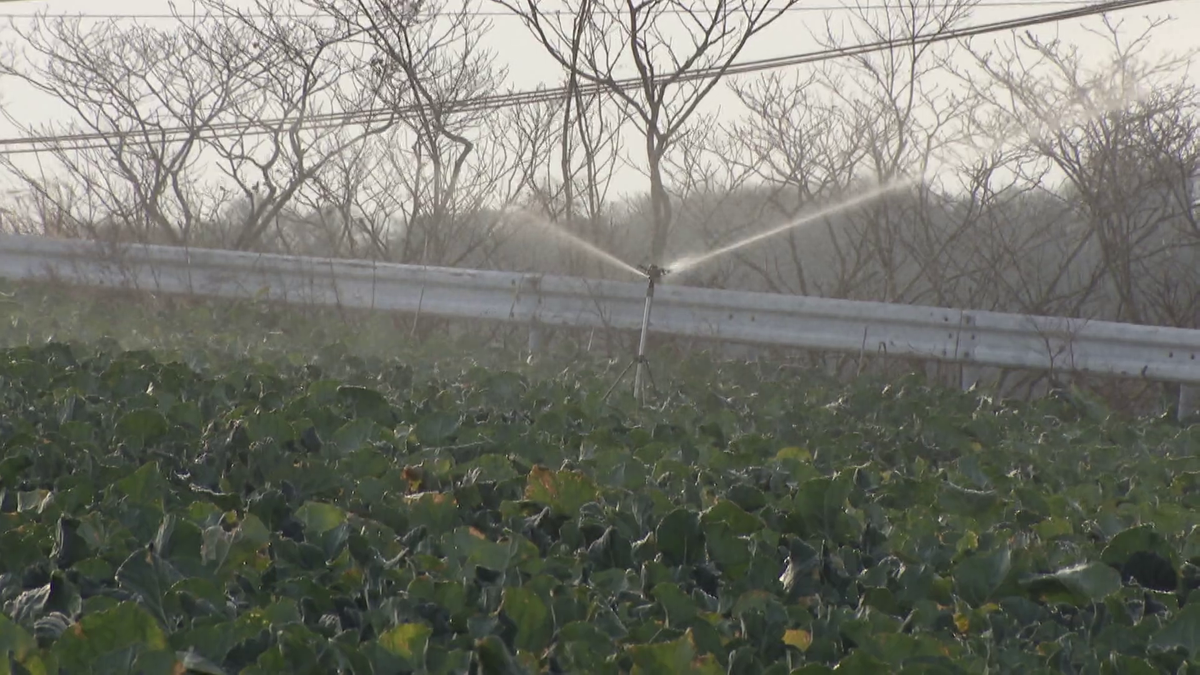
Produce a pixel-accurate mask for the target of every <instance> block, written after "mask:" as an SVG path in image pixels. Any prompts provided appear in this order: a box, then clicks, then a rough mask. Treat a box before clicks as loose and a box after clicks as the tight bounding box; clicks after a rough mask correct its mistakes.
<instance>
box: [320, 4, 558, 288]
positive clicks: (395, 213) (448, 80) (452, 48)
mask: <svg viewBox="0 0 1200 675" xmlns="http://www.w3.org/2000/svg"><path fill="white" fill-rule="evenodd" d="M304 3H305V4H307V5H309V6H311V7H313V8H315V9H317V10H318V11H319V12H321V13H324V14H327V15H329V16H332V17H333V18H334V19H335V23H336V25H337V26H338V30H339V31H340V32H341V33H342V34H343V35H344V36H346V38H347V39H348V40H350V39H353V40H357V41H358V42H360V43H361V44H362V45H363V46H364V47H365V51H366V53H367V54H368V57H367V61H368V63H369V65H370V72H371V76H372V77H373V78H374V81H375V84H374V87H373V90H374V91H375V94H376V97H375V101H374V102H373V104H374V105H375V106H378V107H381V108H384V109H387V110H391V111H393V112H394V113H395V114H396V115H398V116H399V118H400V119H401V121H402V125H401V128H400V129H399V130H397V131H396V132H395V133H394V134H392V135H390V136H389V137H388V139H387V142H386V143H385V144H381V145H379V146H377V147H374V148H373V149H372V151H371V153H370V154H369V158H370V159H369V161H370V162H371V166H372V169H371V170H370V171H369V172H368V173H369V176H367V177H366V179H365V181H364V183H363V184H362V186H361V187H362V189H363V190H366V192H365V193H361V194H360V195H359V198H360V199H361V200H363V203H360V204H359V206H360V211H362V210H365V211H373V212H375V213H377V214H380V215H383V214H386V216H385V217H386V218H387V219H388V220H389V221H391V222H392V223H393V225H394V226H395V227H398V228H401V229H402V230H403V233H402V235H400V236H397V237H395V238H394V239H393V241H392V244H391V245H390V247H389V257H390V258H392V259H395V260H400V261H405V262H424V263H439V264H450V265H454V264H460V263H465V262H468V261H470V262H472V263H473V264H480V265H483V264H486V262H487V260H488V259H489V258H490V256H491V253H490V251H491V250H493V249H494V248H495V247H496V246H497V245H498V243H499V241H500V237H499V232H498V231H497V230H496V225H497V224H498V223H499V222H500V217H499V215H498V214H496V213H494V212H492V209H496V208H500V209H503V208H504V206H505V205H506V204H509V203H510V202H511V201H513V200H514V199H515V198H516V196H517V195H518V194H519V193H520V192H521V191H522V189H523V188H525V187H526V185H525V183H524V174H523V173H522V171H521V166H522V162H521V159H520V158H521V157H522V156H524V155H530V156H532V157H540V156H541V155H542V154H544V153H545V149H544V148H543V147H541V146H540V145H539V144H540V143H541V142H542V141H541V139H539V138H521V137H520V136H519V135H515V134H514V133H513V131H514V130H515V129H516V128H517V127H518V125H519V124H520V123H521V122H522V120H521V119H520V117H519V116H520V113H519V112H512V111H504V110H500V111H497V110H490V109H488V108H486V107H482V106H479V105H477V104H476V103H475V101H476V99H478V98H480V97H486V96H491V95H494V94H496V93H497V92H498V90H499V88H500V84H501V82H502V80H503V78H504V71H503V69H501V68H499V67H497V66H496V64H495V57H494V55H493V54H492V53H491V52H489V51H487V50H484V49H482V48H481V47H480V46H479V44H480V40H479V36H480V35H481V34H482V32H483V31H485V30H486V29H487V27H488V26H487V24H486V22H484V21H482V20H480V19H479V18H478V17H477V16H476V15H474V14H473V13H472V12H471V11H470V9H469V7H467V6H465V5H464V6H463V7H461V8H458V9H457V10H452V11H448V10H447V9H446V8H445V6H444V3H436V2H435V3H406V2H400V3H396V2H390V1H388V0H304ZM528 159H529V158H526V160H527V161H528ZM326 187H328V186H326ZM327 191H328V190H327ZM367 193H370V194H367Z"/></svg>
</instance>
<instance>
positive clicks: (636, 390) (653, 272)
mask: <svg viewBox="0 0 1200 675" xmlns="http://www.w3.org/2000/svg"><path fill="white" fill-rule="evenodd" d="M638 271H640V272H641V273H642V274H644V275H646V280H647V283H646V304H645V307H644V308H643V310H642V334H641V336H640V337H639V338H638V349H637V356H636V357H635V358H634V360H633V361H632V362H631V363H630V364H629V365H627V366H625V369H624V370H622V371H621V374H620V375H618V376H617V381H616V382H614V383H613V385H612V387H609V389H608V391H607V392H605V394H604V398H608V395H609V394H611V393H612V390H613V389H614V388H615V387H616V386H617V384H618V383H619V382H620V381H621V378H623V377H625V373H627V372H629V369H630V367H633V366H636V368H635V369H634V372H633V395H634V396H635V397H636V398H637V399H638V400H639V401H642V402H645V389H644V387H643V382H644V381H645V378H646V377H649V378H650V385H651V386H654V375H653V374H652V373H651V372H650V361H649V360H648V359H647V358H646V339H647V337H648V336H649V334H650V309H651V308H652V307H653V306H654V284H655V283H657V282H658V280H659V279H662V278H663V277H665V276H667V275H668V274H670V272H671V271H670V270H669V269H665V268H662V267H659V266H658V265H639V266H638Z"/></svg>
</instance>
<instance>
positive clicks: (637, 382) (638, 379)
mask: <svg viewBox="0 0 1200 675" xmlns="http://www.w3.org/2000/svg"><path fill="white" fill-rule="evenodd" d="M653 305H654V277H653V276H651V277H650V283H649V284H647V285H646V306H645V308H644V309H643V310H642V335H641V337H640V338H639V339H638V351H637V367H636V369H635V370H634V372H633V392H634V396H641V392H642V374H643V371H644V370H645V367H646V339H647V337H648V336H649V333H650V308H651V307H652V306H653Z"/></svg>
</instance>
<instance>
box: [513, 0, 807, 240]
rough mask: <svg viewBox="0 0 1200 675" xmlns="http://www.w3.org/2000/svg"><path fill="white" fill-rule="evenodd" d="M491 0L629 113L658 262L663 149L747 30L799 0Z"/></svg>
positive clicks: (667, 222) (666, 203) (667, 203)
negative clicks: (547, 4)
mask: <svg viewBox="0 0 1200 675" xmlns="http://www.w3.org/2000/svg"><path fill="white" fill-rule="evenodd" d="M492 1H493V2H495V3H497V4H499V5H502V6H503V7H505V8H507V9H509V10H510V11H511V12H513V13H514V14H515V15H516V16H518V17H520V18H521V20H522V22H523V23H524V24H525V26H526V27H527V28H528V30H529V31H530V33H532V34H533V36H534V37H535V38H536V39H537V40H538V42H539V43H540V44H541V45H542V47H543V48H544V49H545V50H546V53H547V54H549V55H550V56H551V58H553V59H554V60H555V61H556V62H558V64H559V65H560V66H561V67H562V68H563V69H564V70H565V71H566V72H567V74H568V76H569V77H570V78H577V79H578V80H579V81H582V82H583V83H585V84H588V85H592V86H594V87H596V88H598V89H600V90H602V91H604V92H605V93H607V94H610V95H612V96H613V97H614V98H615V99H616V100H617V101H619V102H620V103H621V104H622V106H623V108H624V110H625V112H626V114H627V115H629V116H630V117H631V118H632V119H633V120H634V122H635V124H636V125H637V128H638V131H639V132H640V134H641V136H642V139H643V141H644V144H645V155H644V159H645V163H646V164H645V170H646V173H647V177H648V179H649V183H650V190H649V192H650V201H651V207H652V214H653V219H652V226H651V233H650V234H651V236H650V258H651V261H652V262H663V260H662V258H663V255H664V253H665V252H666V248H667V243H668V238H669V235H670V228H671V220H672V206H671V196H670V194H669V190H668V186H667V185H666V182H665V176H664V167H663V162H664V158H665V157H666V156H667V155H668V153H670V151H671V150H672V147H673V144H674V143H675V141H676V140H677V139H678V136H679V134H680V133H681V132H682V130H684V129H685V128H686V126H687V124H688V123H689V120H690V119H691V118H692V116H693V115H694V114H695V112H696V110H697V109H698V108H699V106H700V104H701V103H702V102H703V101H704V100H705V98H706V97H707V96H708V94H709V93H711V92H712V90H713V89H714V88H715V87H716V86H717V84H718V83H719V82H720V81H721V78H722V75H723V74H724V72H725V70H726V69H727V68H728V67H729V66H730V65H731V64H732V63H733V62H734V61H735V59H737V57H738V56H739V55H740V54H741V53H742V51H743V49H744V48H745V46H746V45H747V44H748V43H749V41H750V40H751V38H753V37H754V36H755V35H757V34H758V33H760V32H761V31H762V30H764V29H765V28H766V27H768V26H769V25H771V24H772V23H774V22H775V21H776V20H777V19H778V18H779V17H780V16H783V14H784V13H785V12H787V11H788V10H789V9H790V8H791V7H792V6H794V5H795V4H797V2H798V1H799V0H783V1H782V2H774V3H769V2H757V1H755V0H737V1H734V2H726V1H722V2H716V3H710V2H709V3H706V2H696V3H690V2H679V1H664V0H645V1H639V2H634V1H633V0H630V1H629V2H616V1H615V0H610V1H597V0H572V1H570V2H567V3H566V4H565V5H563V6H556V7H555V12H554V13H551V12H548V11H546V10H545V8H544V3H538V2H536V1H535V0H527V1H525V2H517V1H514V0H492ZM564 17H571V18H570V19H569V20H568V19H565V18H564ZM680 43H683V44H686V45H687V47H685V48H683V49H678V48H676V47H675V46H674V45H677V44H680ZM626 54H627V55H628V57H629V60H630V61H631V62H632V65H633V67H634V68H635V69H636V72H637V77H636V78H634V79H633V80H631V81H621V80H618V79H617V78H616V76H615V75H614V73H615V71H616V68H617V66H618V64H620V63H621V62H622V55H626Z"/></svg>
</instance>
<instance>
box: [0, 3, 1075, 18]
mask: <svg viewBox="0 0 1200 675" xmlns="http://www.w3.org/2000/svg"><path fill="white" fill-rule="evenodd" d="M0 1H2V0H0ZM1091 2H1094V0H995V1H994V2H988V1H987V0H981V1H980V2H978V3H976V4H975V5H974V6H973V8H977V9H987V8H993V7H994V8H999V9H1008V8H1018V7H1071V6H1086V5H1088V4H1089V3H1091ZM895 8H896V5H895V4H887V3H861V4H853V5H852V4H837V5H831V4H825V5H800V6H793V7H788V8H786V9H783V10H781V11H783V12H785V13H788V14H794V13H805V12H841V11H849V10H856V11H857V10H885V9H895ZM684 11H685V10H683V9H680V8H675V9H663V10H659V12H660V13H663V14H683V13H684ZM465 14H466V15H467V16H472V17H500V18H514V19H515V18H517V15H515V14H513V13H512V12H510V11H508V10H504V9H476V10H470V11H468V12H465ZM541 14H542V16H568V15H570V16H573V15H574V14H575V12H573V11H571V10H567V9H552V10H543V11H541ZM213 16H218V17H221V16H224V17H233V16H238V17H244V18H252V19H263V18H294V19H325V18H334V17H332V16H330V15H327V14H319V13H315V12H305V13H282V14H262V13H257V12H249V13H240V14H233V13H216V14H213V13H205V14H196V15H190V14H184V13H179V14H165V13H161V12H159V13H140V12H102V13H95V12H87V13H84V12H76V13H68V12H45V13H38V12H21V13H17V12H0V19H37V18H52V19H95V20H110V19H193V18H195V19H206V18H212V17H213Z"/></svg>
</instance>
